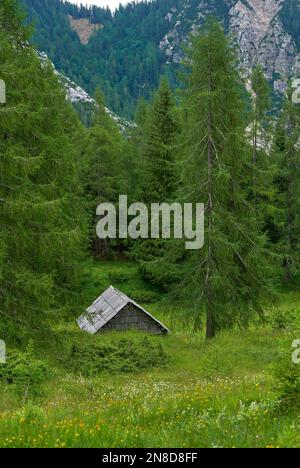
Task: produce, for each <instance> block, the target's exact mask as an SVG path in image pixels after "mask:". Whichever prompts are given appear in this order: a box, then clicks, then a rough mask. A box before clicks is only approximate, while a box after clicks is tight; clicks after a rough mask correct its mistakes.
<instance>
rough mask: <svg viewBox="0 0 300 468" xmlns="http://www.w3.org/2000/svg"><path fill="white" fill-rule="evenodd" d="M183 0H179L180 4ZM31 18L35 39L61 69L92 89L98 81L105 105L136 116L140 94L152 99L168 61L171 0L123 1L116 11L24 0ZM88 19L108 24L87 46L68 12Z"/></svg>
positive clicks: (165, 71) (117, 111) (173, 78)
mask: <svg viewBox="0 0 300 468" xmlns="http://www.w3.org/2000/svg"><path fill="white" fill-rule="evenodd" d="M180 1H181V0H178V3H180ZM24 3H25V6H26V9H28V11H29V21H30V22H33V24H35V33H34V35H33V38H32V40H33V43H34V44H36V45H37V47H38V48H39V50H42V51H44V52H46V53H47V54H48V55H49V58H50V59H51V60H52V61H53V63H54V64H55V66H56V67H57V69H58V70H59V71H60V72H61V73H63V74H65V75H66V76H68V77H70V78H71V79H72V80H74V81H75V82H76V83H78V84H79V85H80V86H82V87H83V88H85V89H87V91H88V92H90V93H91V94H93V93H94V91H95V89H96V88H97V86H100V87H101V89H102V90H103V92H104V93H105V96H106V98H107V104H108V105H109V107H111V108H112V109H113V111H114V112H116V113H118V114H119V115H121V116H130V117H131V118H132V117H133V115H134V109H135V106H136V100H137V99H138V97H139V96H143V97H145V98H146V99H149V98H150V97H151V96H152V93H153V90H154V89H155V88H156V87H157V86H158V83H159V77H160V76H161V74H162V73H169V74H170V80H171V81H172V82H174V81H175V80H176V76H175V73H174V71H173V70H170V71H169V69H168V67H166V66H165V58H164V56H163V53H159V49H158V45H159V42H160V40H161V37H163V35H164V34H165V33H166V32H167V28H168V24H167V23H166V21H165V19H164V18H165V16H166V14H167V13H168V11H169V10H170V8H171V7H172V6H174V1H173V0H163V1H159V2H154V3H152V2H141V3H138V4H136V5H128V6H125V7H122V6H120V8H119V9H118V10H117V12H116V13H115V15H114V16H112V13H111V12H110V10H106V9H103V8H99V7H92V8H90V9H87V8H85V7H83V6H81V7H77V6H76V5H74V4H71V3H69V2H61V1H60V0H52V1H51V2H48V1H47V0H25V1H24ZM67 15H72V16H73V17H74V18H76V19H80V18H89V19H90V21H91V22H93V23H99V24H101V25H103V26H104V27H103V28H102V29H101V30H99V31H98V32H96V33H95V34H94V36H93V37H92V38H91V40H90V41H89V43H88V45H83V44H81V43H80V40H79V37H78V35H77V33H76V32H75V31H73V30H72V28H71V26H70V24H69V21H68V16H67Z"/></svg>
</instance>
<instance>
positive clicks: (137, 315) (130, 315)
mask: <svg viewBox="0 0 300 468" xmlns="http://www.w3.org/2000/svg"><path fill="white" fill-rule="evenodd" d="M132 329H133V330H141V331H145V332H149V333H154V334H163V333H165V330H164V329H163V328H162V327H160V326H159V324H158V323H156V322H155V321H154V320H153V319H152V318H151V317H149V316H148V315H147V314H145V313H144V312H143V311H142V310H140V309H138V308H137V307H135V306H134V305H133V304H128V305H127V306H126V307H124V309H122V310H121V311H120V312H119V313H118V315H116V316H115V317H114V318H113V319H111V320H110V321H109V322H108V323H106V324H105V325H104V326H103V327H102V328H101V330H100V331H108V330H111V331H112V330H115V331H123V330H132Z"/></svg>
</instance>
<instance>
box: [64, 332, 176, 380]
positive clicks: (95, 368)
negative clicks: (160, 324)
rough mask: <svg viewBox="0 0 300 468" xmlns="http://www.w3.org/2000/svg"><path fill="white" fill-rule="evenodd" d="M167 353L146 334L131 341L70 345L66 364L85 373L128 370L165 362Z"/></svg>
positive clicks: (86, 374)
mask: <svg viewBox="0 0 300 468" xmlns="http://www.w3.org/2000/svg"><path fill="white" fill-rule="evenodd" d="M167 362H168V356H167V354H166V353H165V351H164V349H163V347H162V345H161V344H156V343H154V342H152V341H151V340H150V339H149V338H147V337H146V338H144V339H143V340H142V341H139V342H135V341H133V340H131V339H122V340H119V341H117V342H113V343H111V344H109V345H98V344H97V345H95V344H89V345H73V346H72V348H71V352H70V359H69V360H68V363H67V364H68V366H69V367H71V370H73V371H74V372H78V373H81V374H83V375H85V376H92V375H97V374H99V373H101V372H105V371H108V372H110V373H130V372H138V371H142V370H145V369H149V368H152V367H157V366H165V365H166V364H167Z"/></svg>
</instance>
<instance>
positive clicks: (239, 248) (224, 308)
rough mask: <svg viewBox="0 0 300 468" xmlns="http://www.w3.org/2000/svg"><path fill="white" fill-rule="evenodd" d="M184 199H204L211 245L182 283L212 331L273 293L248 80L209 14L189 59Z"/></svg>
mask: <svg viewBox="0 0 300 468" xmlns="http://www.w3.org/2000/svg"><path fill="white" fill-rule="evenodd" d="M186 65H187V68H188V78H187V83H186V91H185V93H184V112H185V115H186V125H185V128H184V131H183V135H184V141H183V142H182V145H183V146H184V148H185V149H184V152H183V153H184V154H183V160H182V162H181V167H182V168H183V167H185V170H183V174H182V175H183V177H182V186H183V198H184V199H185V200H186V201H189V202H195V203H196V202H198V203H201V202H202V203H205V245H204V248H203V249H201V250H198V251H194V252H191V253H190V254H189V255H188V260H187V261H186V265H185V270H184V272H183V278H184V281H183V285H184V287H183V288H181V289H180V288H178V289H179V290H181V291H185V292H186V294H187V295H188V298H187V299H188V302H189V304H191V307H194V308H195V310H196V311H197V312H196V314H197V318H198V320H199V321H200V320H201V316H202V312H205V316H206V337H207V338H208V339H209V338H213V337H214V336H215V334H216V332H217V331H218V330H219V329H221V328H223V327H228V326H232V325H234V324H235V323H239V324H247V323H248V320H249V317H250V316H251V313H252V312H253V311H258V312H259V313H262V304H263V300H264V298H265V297H267V296H268V292H269V284H267V281H266V278H268V276H267V275H266V270H267V269H268V267H267V263H266V262H265V254H264V246H265V238H264V236H263V235H261V234H260V229H261V226H260V225H259V222H258V221H257V219H256V215H255V209H254V207H253V205H252V204H251V203H250V202H249V201H248V190H247V186H249V183H250V180H249V179H250V178H251V174H250V171H249V156H250V155H251V147H250V145H249V144H248V142H247V139H246V132H245V128H246V119H245V107H244V103H243V99H242V89H243V83H242V82H241V79H240V76H239V73H238V71H237V60H236V55H235V53H234V51H233V49H232V46H231V44H230V43H229V40H228V39H227V38H226V36H225V34H224V32H223V30H222V27H221V26H220V25H219V24H218V23H216V22H214V21H213V20H209V21H208V22H207V25H206V27H205V29H204V30H202V31H201V32H199V33H198V34H196V35H195V36H194V37H193V38H192V45H191V47H190V49H189V51H188V58H187V61H186Z"/></svg>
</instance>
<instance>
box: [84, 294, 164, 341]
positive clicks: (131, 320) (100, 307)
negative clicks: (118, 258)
mask: <svg viewBox="0 0 300 468" xmlns="http://www.w3.org/2000/svg"><path fill="white" fill-rule="evenodd" d="M77 323H78V325H79V327H80V328H81V329H82V330H85V331H87V332H88V333H90V334H92V335H94V334H95V333H98V332H103V331H124V330H140V331H143V332H148V333H153V334H156V335H162V334H166V333H168V332H169V330H168V329H167V328H166V327H165V326H164V325H163V324H162V323H161V322H160V321H159V320H157V319H156V318H155V317H153V315H151V314H150V313H149V312H148V311H147V310H145V309H144V308H143V307H141V306H140V305H138V304H137V303H136V302H135V301H133V300H132V299H130V298H129V297H127V296H126V295H125V294H124V293H122V292H121V291H118V289H116V288H114V287H113V286H110V287H109V288H108V289H107V290H106V291H105V292H104V293H103V294H101V296H100V297H98V299H96V300H95V301H94V302H93V304H92V305H91V306H90V307H89V308H88V309H86V311H85V314H83V315H82V316H81V317H79V319H78V320H77Z"/></svg>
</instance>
